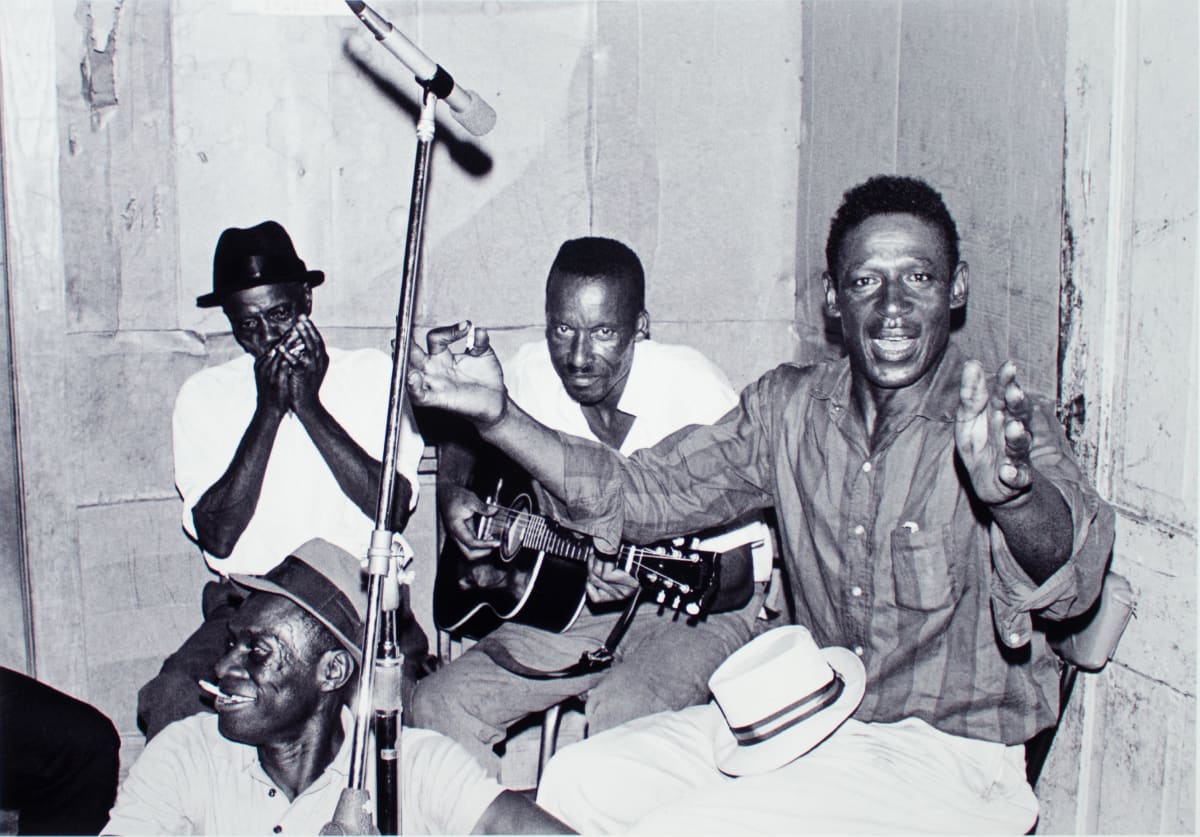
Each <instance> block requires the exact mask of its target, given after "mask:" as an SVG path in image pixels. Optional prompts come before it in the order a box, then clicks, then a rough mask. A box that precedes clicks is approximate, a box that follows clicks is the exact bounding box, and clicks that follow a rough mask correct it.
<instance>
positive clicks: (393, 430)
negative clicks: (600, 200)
mask: <svg viewBox="0 0 1200 837" xmlns="http://www.w3.org/2000/svg"><path fill="white" fill-rule="evenodd" d="M436 106H437V96H436V95H435V94H434V93H433V92H432V91H431V90H430V89H429V88H428V87H425V91H424V97H423V98H422V102H421V116H420V119H419V120H418V121H417V151H416V162H415V164H414V167H413V183H412V196H411V199H410V201H409V213H408V236H407V240H406V241H405V245H404V275H403V279H402V281H401V286H400V311H399V313H398V314H397V316H396V339H395V340H393V341H392V385H391V392H390V394H389V396H388V421H387V433H386V436H385V438H384V450H383V462H382V466H381V473H380V477H379V502H378V504H377V506H376V508H375V528H374V530H373V531H372V532H371V545H370V547H369V548H368V549H367V573H368V578H367V616H366V620H365V624H364V626H363V640H362V646H361V647H362V649H363V664H362V666H360V668H359V679H358V692H357V695H356V696H355V711H354V738H353V740H352V742H351V750H350V775H349V779H348V781H347V787H346V788H345V789H343V790H342V795H341V798H340V799H338V804H337V809H336V810H335V811H334V815H333V820H332V821H331V822H329V823H326V824H325V826H324V827H323V828H322V829H321V834H378V833H379V831H378V830H377V829H376V828H375V825H374V823H373V822H372V821H371V814H370V809H371V796H370V792H369V791H368V790H367V789H366V787H365V786H366V768H367V749H368V746H369V736H370V731H371V716H372V708H373V707H374V688H375V673H376V672H375V669H376V666H375V665H374V664H373V663H374V659H373V658H374V656H375V654H376V653H377V649H378V647H379V633H380V631H379V626H380V620H381V615H382V611H383V610H384V608H385V605H384V588H385V582H390V580H391V579H390V576H395V577H396V582H397V583H404V584H407V583H409V580H410V579H409V578H408V577H405V576H407V575H410V574H406V573H402V572H400V571H399V569H402V568H403V567H405V566H407V563H408V561H410V560H412V558H411V555H410V556H405V555H404V554H403V553H404V551H405V550H404V547H403V541H402V539H401V540H399V542H397V541H398V539H397V538H396V536H395V534H394V533H393V532H392V531H391V530H390V529H389V528H388V524H389V522H390V519H391V509H392V502H393V494H394V490H395V482H396V459H397V452H398V449H399V446H400V421H401V417H402V415H403V407H404V399H405V394H406V389H405V379H406V378H407V377H408V345H409V341H410V335H411V333H412V320H413V309H414V307H415V305H414V300H415V298H416V285H417V277H418V276H419V274H420V267H421V231H422V228H423V226H424V221H425V200H426V192H427V191H428V185H429V160H430V152H431V150H432V146H433V137H434V112H435V109H436ZM406 557H407V560H403V559H405V558H406ZM389 571H390V572H389ZM396 589H397V591H398V589H399V588H398V586H397V588H396ZM389 598H390V596H389ZM391 618H393V619H398V618H400V614H394V615H392V616H391ZM398 741H399V734H398V733H397V745H398ZM396 761H397V762H398V759H396ZM397 767H398V765H397ZM401 782H402V777H400V776H399V774H397V777H396V778H395V787H396V790H397V792H396V794H395V797H394V798H389V799H383V798H381V799H380V800H379V802H378V804H379V805H380V806H381V807H384V806H389V807H390V806H396V810H395V811H392V810H387V811H384V813H382V814H379V819H380V821H381V822H384V821H387V822H389V824H390V823H395V825H396V831H395V833H397V834H398V833H400V831H401V829H400V812H399V810H398V807H399V806H398V802H399V798H400V793H399V788H400V786H401ZM388 796H389V797H391V796H392V795H391V794H390V793H389V794H388Z"/></svg>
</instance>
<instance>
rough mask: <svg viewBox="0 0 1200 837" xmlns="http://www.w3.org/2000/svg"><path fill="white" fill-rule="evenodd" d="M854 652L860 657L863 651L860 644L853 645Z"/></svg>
mask: <svg viewBox="0 0 1200 837" xmlns="http://www.w3.org/2000/svg"><path fill="white" fill-rule="evenodd" d="M854 653H855V654H857V655H858V656H860V657H861V656H862V655H863V653H864V652H863V647H862V646H861V645H856V646H854Z"/></svg>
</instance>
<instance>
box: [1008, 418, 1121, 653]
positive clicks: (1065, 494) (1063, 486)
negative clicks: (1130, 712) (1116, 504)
mask: <svg viewBox="0 0 1200 837" xmlns="http://www.w3.org/2000/svg"><path fill="white" fill-rule="evenodd" d="M1052 416H1053V414H1052V413H1051V412H1050V409H1049V407H1048V406H1047V405H1046V404H1044V403H1042V402H1035V404H1034V410H1033V417H1032V420H1031V424H1032V427H1031V430H1032V433H1033V438H1034V447H1033V450H1032V451H1031V452H1030V462H1031V463H1032V465H1033V467H1034V468H1035V469H1036V470H1037V471H1038V473H1040V474H1041V475H1042V476H1043V477H1045V478H1046V479H1047V480H1049V482H1050V484H1051V485H1053V486H1054V487H1055V488H1056V489H1057V490H1058V492H1059V494H1060V495H1061V496H1062V498H1063V501H1064V502H1065V503H1066V506H1067V509H1068V511H1069V512H1070V515H1071V524H1072V543H1071V552H1070V556H1069V557H1068V558H1067V560H1066V562H1065V563H1064V564H1063V565H1062V566H1061V567H1060V568H1059V569H1058V570H1056V571H1055V572H1054V574H1053V575H1051V576H1050V577H1049V578H1047V579H1046V580H1045V581H1044V582H1043V583H1041V584H1035V583H1034V582H1033V581H1032V579H1030V577H1029V575H1028V573H1026V572H1025V570H1024V569H1023V568H1022V567H1021V565H1020V564H1019V563H1018V562H1017V559H1016V558H1015V557H1014V556H1013V554H1012V551H1011V550H1010V549H1009V546H1008V542H1007V541H1006V540H1005V537H1004V533H1003V532H1001V531H1000V527H999V526H998V525H996V524H995V523H993V524H992V525H991V527H990V532H989V535H990V539H991V553H992V570H993V584H992V614H993V617H994V620H995V625H996V630H997V632H998V634H999V636H1000V637H1001V639H1002V640H1003V641H1004V643H1005V644H1006V645H1009V646H1012V647H1018V646H1020V645H1023V644H1025V642H1028V640H1029V636H1030V634H1031V631H1032V618H1031V614H1034V613H1037V614H1038V615H1039V616H1040V617H1042V618H1045V619H1049V620H1051V621H1059V620H1063V619H1068V618H1070V617H1072V616H1077V615H1078V614H1080V613H1083V612H1084V611H1086V610H1087V609H1088V608H1089V607H1091V606H1092V604H1093V603H1094V602H1095V601H1096V598H1097V596H1099V595H1100V586H1101V584H1102V583H1103V580H1104V572H1105V569H1106V568H1107V566H1108V559H1109V556H1110V555H1111V554H1112V546H1113V539H1114V521H1115V515H1114V514H1113V510H1112V508H1111V507H1110V506H1109V505H1108V504H1107V503H1105V502H1104V501H1103V500H1101V499H1100V497H1099V495H1097V494H1096V491H1095V489H1093V488H1092V486H1091V485H1090V484H1089V483H1088V481H1087V479H1086V478H1085V477H1084V475H1083V473H1082V472H1081V471H1080V469H1079V466H1078V465H1077V464H1076V463H1075V459H1074V457H1073V456H1072V454H1071V452H1070V450H1069V447H1068V444H1067V440H1066V438H1065V437H1064V436H1063V434H1062V431H1061V429H1060V428H1059V426H1058V423H1057V422H1056V421H1054V419H1053V417H1052Z"/></svg>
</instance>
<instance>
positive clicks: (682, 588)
mask: <svg viewBox="0 0 1200 837" xmlns="http://www.w3.org/2000/svg"><path fill="white" fill-rule="evenodd" d="M679 592H680V593H682V594H683V595H685V596H686V595H687V594H688V593H690V592H692V586H691V585H690V584H683V583H680V585H679Z"/></svg>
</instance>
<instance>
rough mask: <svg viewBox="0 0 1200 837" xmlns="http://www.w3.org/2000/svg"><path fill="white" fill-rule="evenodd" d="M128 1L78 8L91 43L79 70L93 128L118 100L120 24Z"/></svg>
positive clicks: (99, 0)
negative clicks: (118, 40)
mask: <svg viewBox="0 0 1200 837" xmlns="http://www.w3.org/2000/svg"><path fill="white" fill-rule="evenodd" d="M123 2H124V0H96V2H89V3H84V4H82V5H81V6H80V7H78V9H79V12H80V14H81V15H82V17H83V19H84V21H85V22H86V32H87V35H88V39H87V43H86V44H85V45H84V55H83V60H82V61H81V62H80V63H79V73H80V77H81V81H82V84H83V98H84V100H85V101H86V102H87V103H88V106H89V107H90V108H91V113H92V129H93V130H98V129H100V128H101V127H103V125H104V123H105V121H106V117H107V114H109V113H111V112H112V110H113V109H114V108H116V106H117V104H118V100H117V76H116V59H117V27H118V25H119V24H120V16H121V6H122V3H123Z"/></svg>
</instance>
